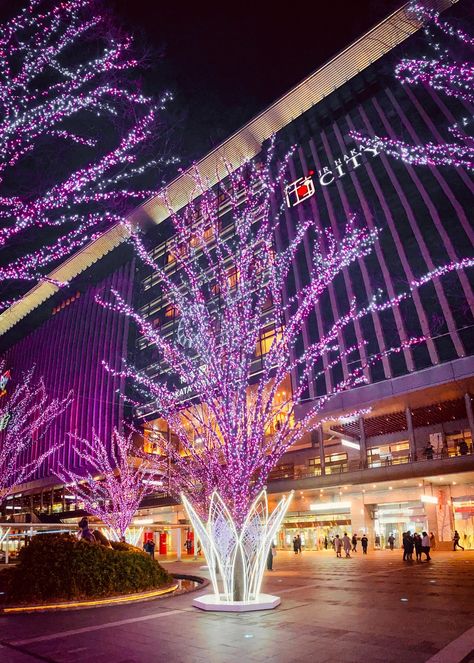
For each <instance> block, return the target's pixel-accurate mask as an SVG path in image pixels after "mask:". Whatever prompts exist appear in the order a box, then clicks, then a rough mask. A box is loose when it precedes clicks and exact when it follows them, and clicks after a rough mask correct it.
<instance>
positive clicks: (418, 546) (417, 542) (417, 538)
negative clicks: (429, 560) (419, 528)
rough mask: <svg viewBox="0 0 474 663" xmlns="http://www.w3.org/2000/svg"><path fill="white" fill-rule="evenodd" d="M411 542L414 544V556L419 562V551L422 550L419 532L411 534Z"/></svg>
mask: <svg viewBox="0 0 474 663" xmlns="http://www.w3.org/2000/svg"><path fill="white" fill-rule="evenodd" d="M413 543H414V545H415V556H416V561H417V562H421V552H422V545H421V536H420V535H419V534H416V532H415V534H413Z"/></svg>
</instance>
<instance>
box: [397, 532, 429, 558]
mask: <svg viewBox="0 0 474 663" xmlns="http://www.w3.org/2000/svg"><path fill="white" fill-rule="evenodd" d="M435 547H436V545H435V537H434V534H433V532H430V533H429V534H428V532H422V533H421V535H420V534H418V533H417V532H415V533H414V534H413V535H411V534H410V532H403V537H402V548H403V561H404V562H412V561H413V552H415V555H416V561H417V562H421V561H422V559H421V555H422V554H423V553H424V554H425V556H426V561H427V562H430V561H431V556H430V550H431V549H434V548H435ZM392 550H393V548H392Z"/></svg>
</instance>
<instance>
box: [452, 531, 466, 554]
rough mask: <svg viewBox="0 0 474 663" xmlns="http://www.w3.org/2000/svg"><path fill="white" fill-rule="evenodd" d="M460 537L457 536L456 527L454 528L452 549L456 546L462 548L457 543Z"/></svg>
mask: <svg viewBox="0 0 474 663" xmlns="http://www.w3.org/2000/svg"><path fill="white" fill-rule="evenodd" d="M460 538H461V537H460V536H459V533H458V531H457V529H455V530H454V535H453V550H456V548H461V550H464V548H463V547H462V545H461V544H460V543H459V539H460Z"/></svg>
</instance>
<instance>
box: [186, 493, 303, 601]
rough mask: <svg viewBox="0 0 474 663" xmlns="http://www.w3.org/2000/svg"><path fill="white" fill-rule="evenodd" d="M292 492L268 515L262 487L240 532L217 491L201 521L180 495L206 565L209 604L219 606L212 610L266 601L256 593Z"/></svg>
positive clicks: (265, 495) (266, 501)
mask: <svg viewBox="0 0 474 663" xmlns="http://www.w3.org/2000/svg"><path fill="white" fill-rule="evenodd" d="M292 494H293V493H290V495H288V496H285V497H283V498H282V499H281V500H280V502H279V503H278V505H277V507H276V509H275V510H274V511H273V512H272V513H271V514H270V515H269V513H268V500H267V493H266V491H265V490H263V491H262V492H261V493H260V494H259V495H258V497H257V498H256V499H255V501H254V503H253V504H252V506H251V508H250V511H249V514H248V516H247V518H246V519H245V521H244V524H243V525H242V528H241V529H240V532H239V531H238V530H237V528H236V526H235V523H234V521H233V519H232V516H231V515H230V512H229V510H228V508H227V507H226V505H225V504H224V502H223V500H222V498H221V497H220V495H219V494H218V493H217V492H214V493H213V494H212V496H211V502H210V506H209V517H208V520H207V523H203V521H202V519H201V518H200V517H199V515H198V514H197V513H196V511H195V509H194V508H193V507H192V506H191V504H190V502H189V501H188V500H187V499H186V497H185V496H184V495H182V496H181V497H182V500H183V504H184V506H185V508H186V511H187V513H188V515H189V519H190V521H191V523H192V526H193V528H194V531H195V533H196V535H197V537H198V538H199V539H200V541H201V544H202V547H203V550H204V554H205V556H206V559H207V562H208V565H209V574H210V576H211V582H212V586H213V589H214V596H213V597H212V601H213V605H214V606H215V604H219V606H220V607H214V608H212V609H221V610H225V609H226V607H225V606H226V605H227V606H229V608H228V609H234V608H233V607H232V606H235V604H239V605H241V606H242V605H247V606H248V609H252V608H251V605H252V604H255V606H258V605H259V604H260V603H262V602H263V603H268V601H265V598H270V597H266V595H262V594H261V593H260V588H261V585H262V579H263V573H264V570H265V564H266V560H267V556H268V553H269V550H270V546H271V543H272V541H273V538H274V536H275V534H276V532H277V531H278V529H279V528H280V525H281V522H282V520H283V517H284V515H285V513H286V510H287V509H288V505H289V503H290V500H291V497H292ZM239 566H240V567H241V568H240V570H239V568H238V567H239ZM237 583H238V584H239V587H238V588H237V586H236V585H237ZM236 593H238V598H237V599H236ZM204 598H206V597H204ZM271 598H273V599H275V598H276V597H271ZM262 599H263V600H262ZM197 601H198V602H196V600H195V602H194V603H195V605H199V607H204V606H203V605H200V604H199V599H198V600H197ZM278 602H279V600H278ZM277 604H278V603H275V605H277ZM269 607H270V606H269ZM271 607H273V605H272V606H271ZM207 609H210V608H207Z"/></svg>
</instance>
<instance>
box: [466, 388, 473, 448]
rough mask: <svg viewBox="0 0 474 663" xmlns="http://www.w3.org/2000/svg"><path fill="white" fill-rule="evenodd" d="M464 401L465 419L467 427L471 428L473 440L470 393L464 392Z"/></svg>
mask: <svg viewBox="0 0 474 663" xmlns="http://www.w3.org/2000/svg"><path fill="white" fill-rule="evenodd" d="M464 403H465V404H466V414H467V420H468V422H469V428H470V429H471V435H472V439H473V440H474V414H473V412H472V398H471V394H464Z"/></svg>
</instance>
